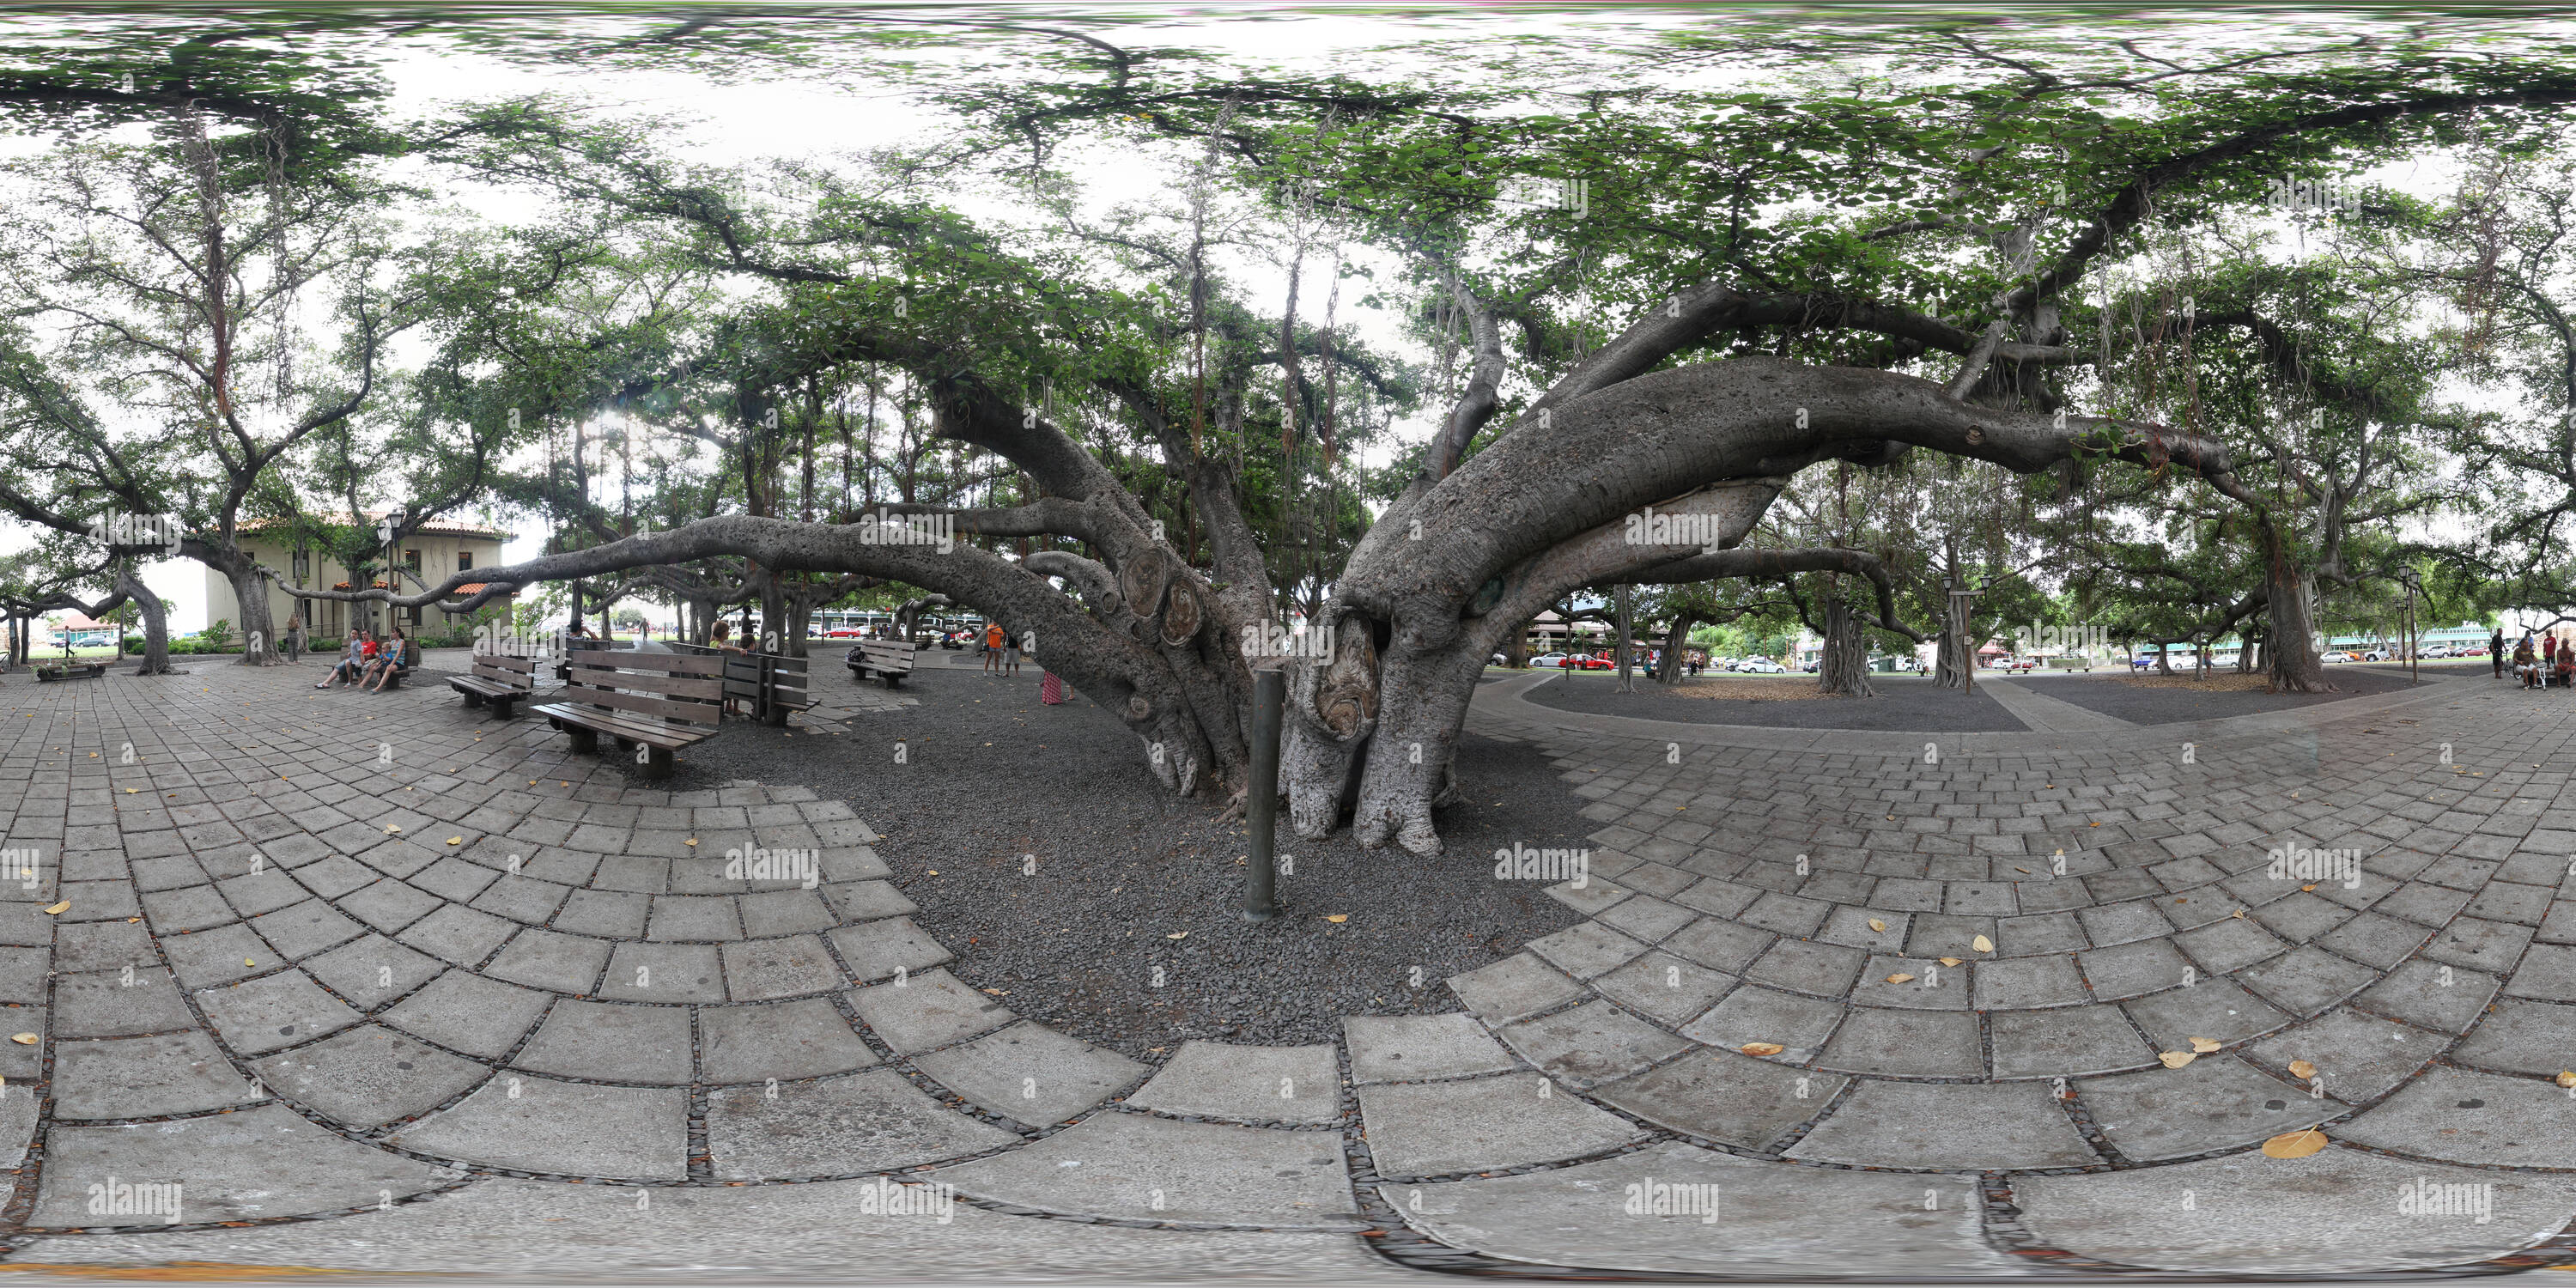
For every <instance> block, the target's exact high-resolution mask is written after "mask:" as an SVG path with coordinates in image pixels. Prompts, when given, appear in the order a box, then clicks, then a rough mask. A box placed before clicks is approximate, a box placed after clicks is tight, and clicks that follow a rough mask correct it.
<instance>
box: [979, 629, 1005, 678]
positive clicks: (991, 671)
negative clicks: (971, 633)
mask: <svg viewBox="0 0 2576 1288" xmlns="http://www.w3.org/2000/svg"><path fill="white" fill-rule="evenodd" d="M1002 634H1003V631H1002V624H1001V623H1000V622H986V623H984V673H985V674H987V675H998V674H1000V673H1001V670H1002Z"/></svg>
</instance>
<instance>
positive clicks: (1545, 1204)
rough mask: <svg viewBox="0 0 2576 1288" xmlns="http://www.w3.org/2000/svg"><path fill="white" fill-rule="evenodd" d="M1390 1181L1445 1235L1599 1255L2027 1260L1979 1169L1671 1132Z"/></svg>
mask: <svg viewBox="0 0 2576 1288" xmlns="http://www.w3.org/2000/svg"><path fill="white" fill-rule="evenodd" d="M1384 1192H1385V1195H1386V1198H1387V1200H1388V1202H1390V1203H1391V1204H1393V1205H1394V1206H1395V1208H1396V1209H1397V1210H1398V1211H1400V1212H1403V1213H1404V1214H1405V1220H1406V1221H1407V1222H1408V1223H1410V1224H1412V1225H1414V1226H1415V1227H1417V1228H1419V1229H1422V1230H1424V1231H1427V1232H1429V1233H1430V1234H1431V1235H1432V1236H1433V1237H1435V1238H1438V1239H1439V1240H1441V1241H1442V1242H1444V1243H1448V1244H1451V1245H1454V1246H1457V1247H1463V1248H1473V1249H1475V1250H1477V1251H1479V1252H1485V1253H1489V1254H1492V1255H1494V1256H1500V1257H1508V1258H1512V1259H1514V1260H1522V1261H1538V1262H1542V1263H1547V1264H1556V1265H1565V1266H1574V1267H1583V1268H1587V1269H1605V1270H1645V1271H1662V1272H1665V1273H1671V1274H1695V1275H1711V1276H1722V1277H1725V1278H1729V1279H1735V1278H1743V1279H1750V1280H1762V1279H1805V1278H1808V1277H1810V1276H1813V1275H1814V1274H1815V1272H1816V1271H1817V1269H1818V1268H1819V1267H1826V1266H1830V1267H1832V1268H1833V1269H1834V1270H1835V1271H1836V1272H1838V1273H1840V1274H1844V1275H1851V1276H1855V1277H1858V1276H1886V1277H1889V1278H1898V1279H1909V1280H1910V1279H1920V1278H1938V1277H1944V1276H1954V1275H1955V1276H1963V1277H1965V1276H1996V1277H2005V1276H2010V1275H2013V1274H2016V1273H2018V1272H2020V1270H2021V1267H2018V1266H2015V1265H2013V1264H2012V1261H2011V1259H2010V1258H2008V1257H2006V1256H2004V1255H2003V1254H2002V1253H2000V1252H1997V1251H1995V1250H1994V1249H1992V1248H1990V1247H1988V1246H1987V1245H1986V1242H1985V1239H1984V1237H1983V1234H1982V1231H1981V1227H1980V1221H1979V1215H1978V1214H1979V1206H1980V1205H1979V1203H1978V1198H1977V1192H1976V1187H1975V1185H1974V1178H1972V1177H1957V1176H1929V1175H1925V1176H1890V1175H1872V1174H1868V1173H1862V1172H1844V1171H1833V1170H1828V1169H1822V1168H1806V1167H1794V1166H1788V1165H1784V1164H1779V1163H1757V1162H1753V1161H1750V1160H1747V1159H1741V1158H1737V1157H1734V1156H1732V1155H1728V1154H1722V1153H1718V1152H1716V1151H1714V1150H1706V1149H1695V1148H1692V1147H1690V1146H1688V1145H1682V1144H1677V1143H1674V1142H1669V1141H1667V1142H1664V1143H1662V1144H1658V1145H1654V1146H1651V1147H1649V1148H1646V1149H1642V1150H1638V1151H1637V1152H1635V1153H1631V1154H1622V1155H1620V1156H1618V1157H1616V1158H1608V1159H1601V1160H1598V1161H1595V1162H1590V1163H1584V1164H1580V1165H1577V1166H1574V1167H1567V1168H1559V1169H1556V1170H1553V1171H1546V1172H1539V1173H1535V1174H1532V1175H1528V1176H1503V1177H1495V1178H1492V1179H1484V1180H1465V1181H1451V1182H1442V1183H1434V1184H1426V1185H1404V1184H1390V1185H1388V1186H1386V1187H1385V1188H1384ZM1677 1196H1678V1197H1680V1198H1681V1199H1683V1200H1684V1201H1683V1202H1681V1203H1679V1204H1676V1203H1675V1202H1674V1201H1673V1200H1674V1199H1675V1198H1676V1197H1677ZM1927 1196H1928V1197H1927ZM1826 1212H1830V1213H1832V1217H1831V1219H1829V1220H1818V1219H1817V1218H1818V1214H1819V1213H1826Z"/></svg>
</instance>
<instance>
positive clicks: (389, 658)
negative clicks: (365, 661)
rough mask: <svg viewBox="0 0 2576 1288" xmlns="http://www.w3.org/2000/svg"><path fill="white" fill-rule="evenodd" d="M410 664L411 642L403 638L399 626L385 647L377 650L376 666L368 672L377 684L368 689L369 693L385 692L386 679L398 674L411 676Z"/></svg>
mask: <svg viewBox="0 0 2576 1288" xmlns="http://www.w3.org/2000/svg"><path fill="white" fill-rule="evenodd" d="M410 662H411V641H410V640H408V639H405V638H404V637H403V631H402V628H401V627H399V626H397V627H395V628H394V637H393V638H392V639H389V640H386V641H385V643H384V647H382V648H379V649H377V650H376V664H375V666H374V667H372V668H370V669H369V671H368V672H367V674H368V676H369V677H370V678H372V679H373V680H374V681H375V683H374V684H373V685H371V686H369V687H368V689H367V692H369V693H382V692H384V691H385V681H386V679H387V678H389V677H391V676H393V675H395V674H396V673H401V674H404V675H409V674H410V673H411V666H410Z"/></svg>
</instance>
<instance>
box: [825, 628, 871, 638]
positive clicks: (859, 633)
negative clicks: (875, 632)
mask: <svg viewBox="0 0 2576 1288" xmlns="http://www.w3.org/2000/svg"><path fill="white" fill-rule="evenodd" d="M866 635H867V632H866V631H864V630H861V629H860V628H858V627H856V626H835V627H833V628H832V629H830V630H828V631H825V632H823V638H825V639H827V640H855V639H862V638H865V637H866Z"/></svg>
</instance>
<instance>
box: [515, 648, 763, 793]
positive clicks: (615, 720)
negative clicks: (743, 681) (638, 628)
mask: <svg viewBox="0 0 2576 1288" xmlns="http://www.w3.org/2000/svg"><path fill="white" fill-rule="evenodd" d="M580 643H596V641H577V642H576V647H575V648H574V649H573V650H572V652H571V654H570V655H569V656H568V657H567V658H566V659H565V666H566V669H567V671H568V673H569V678H568V679H567V680H566V681H565V683H564V687H563V688H562V689H561V690H559V691H557V692H556V694H555V695H554V696H555V697H556V699H557V700H556V701H553V702H548V703H545V704H544V705H541V706H536V707H531V708H529V709H530V710H532V711H535V712H537V713H538V714H540V715H543V716H544V717H545V718H546V722H547V723H548V724H551V725H553V726H554V727H555V728H557V729H561V730H563V731H564V732H565V733H567V734H570V735H571V736H572V749H573V750H574V751H577V752H581V753H584V754H595V753H596V752H598V750H599V735H601V734H607V735H608V736H609V737H611V738H614V739H616V740H617V746H618V749H619V750H621V751H629V750H631V751H633V752H634V753H635V756H636V760H635V763H636V765H637V770H636V777H638V778H647V779H653V778H668V777H670V776H671V764H672V761H671V753H672V752H674V751H677V750H678V749H680V748H682V747H686V746H689V745H691V744H693V743H698V742H703V741H705V740H706V739H707V738H708V737H709V736H710V735H712V734H714V733H715V732H716V726H717V722H718V720H719V719H720V718H721V716H722V714H723V712H724V661H723V659H721V658H712V657H691V656H689V655H687V654H685V653H663V652H659V651H637V650H634V649H616V650H609V649H599V648H581V647H578V644H580Z"/></svg>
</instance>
